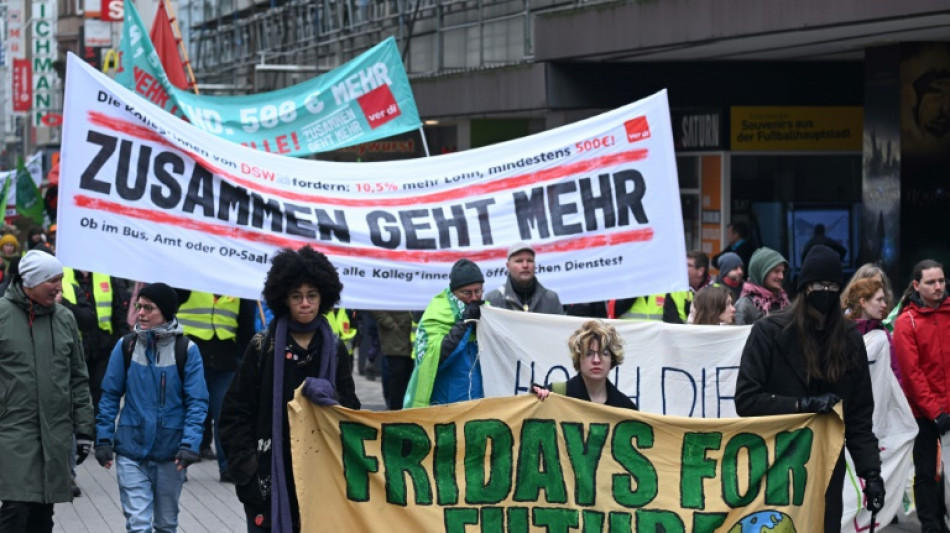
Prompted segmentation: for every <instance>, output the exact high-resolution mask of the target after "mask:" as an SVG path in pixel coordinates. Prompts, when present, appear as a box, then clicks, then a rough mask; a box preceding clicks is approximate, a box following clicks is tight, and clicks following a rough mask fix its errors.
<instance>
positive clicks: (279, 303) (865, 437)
mask: <svg viewBox="0 0 950 533" xmlns="http://www.w3.org/2000/svg"><path fill="white" fill-rule="evenodd" d="M821 230H823V228H816V232H815V236H814V237H813V238H812V240H811V241H809V243H808V244H807V245H806V246H805V248H804V249H803V252H802V255H803V257H802V263H801V265H802V266H801V270H800V271H799V273H798V275H797V277H796V279H795V280H794V284H790V283H788V281H789V280H786V275H788V274H789V263H788V261H787V260H786V259H785V257H783V256H782V255H781V254H780V253H779V252H777V251H775V250H772V249H769V248H766V247H756V246H754V245H752V243H751V242H750V240H749V239H748V238H747V235H746V234H747V231H746V227H745V226H744V225H743V224H741V223H734V224H731V225H730V226H729V229H728V237H729V245H728V247H727V248H726V249H725V250H723V251H722V253H720V254H718V255H716V256H715V257H713V258H712V259H710V258H709V257H708V256H707V255H706V254H705V253H702V252H699V251H694V252H689V253H688V254H687V255H686V258H685V260H686V267H687V272H688V277H689V288H688V289H687V290H685V291H680V292H673V293H666V294H654V295H644V296H639V297H635V298H625V299H616V300H609V301H606V302H590V303H584V304H570V305H562V304H561V302H560V299H559V297H558V294H557V292H555V291H554V290H552V289H551V288H548V287H545V286H544V285H542V283H541V281H540V280H539V279H538V277H537V275H536V268H535V260H536V255H537V253H536V251H535V249H534V247H533V246H532V245H531V244H530V243H526V242H521V243H516V244H514V245H512V246H511V247H510V248H509V250H508V253H507V262H506V267H507V276H506V277H505V279H504V282H503V283H501V285H500V286H498V287H490V288H489V289H490V290H488V291H487V292H486V287H485V276H484V275H483V272H482V269H481V268H480V267H479V265H478V264H476V263H475V262H473V261H470V260H468V259H460V260H459V261H457V262H456V263H455V264H454V265H453V266H452V267H451V270H450V272H449V284H448V286H447V287H446V288H445V289H444V290H442V291H441V292H440V293H439V294H436V295H435V296H434V297H433V298H432V299H431V301H430V303H429V304H428V306H427V307H426V309H425V310H424V311H422V312H421V313H411V312H407V311H388V310H372V311H357V312H353V311H347V310H345V309H342V308H340V307H339V305H338V304H339V301H340V296H341V293H342V291H343V285H342V283H341V282H340V279H339V277H338V274H337V270H336V269H335V268H334V266H333V264H332V263H331V261H330V259H329V258H328V257H327V256H325V255H324V254H322V253H320V252H318V251H315V250H313V249H312V248H310V247H303V248H300V249H299V250H290V249H284V250H282V251H280V252H279V253H277V254H275V255H274V257H273V259H272V263H271V266H270V270H269V272H268V274H267V277H266V280H265V283H264V286H263V287H262V290H261V299H260V300H259V301H253V300H242V299H239V298H234V297H230V296H227V295H220V294H211V293H203V292H199V291H187V290H181V289H175V288H172V287H170V286H168V285H166V284H164V283H162V282H160V281H153V282H151V283H143V282H134V281H128V280H122V279H117V278H113V277H111V276H108V275H105V274H99V273H94V272H84V271H80V270H75V269H71V268H64V267H63V266H62V264H60V262H59V261H58V260H57V259H56V257H55V226H54V227H52V228H50V230H47V231H44V230H42V229H40V228H37V229H36V230H31V231H30V232H29V233H28V234H27V236H26V238H24V239H19V238H18V237H17V236H16V235H15V234H14V233H13V232H12V231H10V230H9V229H8V228H4V231H3V232H2V233H3V234H2V236H0V258H2V261H3V264H2V268H0V289H2V291H3V292H2V295H3V296H2V298H0V360H2V361H3V365H0V391H2V392H3V398H4V403H3V405H2V406H0V457H3V458H4V460H3V461H0V501H2V506H0V533H4V532H8V531H11V532H12V531H17V532H19V531H31V532H32V531H52V527H53V506H54V504H55V503H59V502H65V501H69V500H71V499H72V498H73V497H77V496H80V495H81V494H82V490H81V489H80V488H79V484H78V483H77V480H76V479H75V465H76V464H78V463H81V462H82V461H83V460H85V459H86V458H87V457H88V456H89V455H90V454H92V455H93V456H94V457H95V459H96V460H97V461H98V462H99V464H100V465H102V466H103V467H105V468H112V467H113V466H115V468H116V479H117V482H118V490H119V495H120V501H121V505H122V510H123V513H124V515H125V518H126V527H127V530H128V531H152V530H154V531H176V530H177V527H178V512H179V498H180V495H181V491H182V484H183V483H184V482H185V481H186V479H187V468H188V466H189V465H191V464H194V463H195V462H197V461H200V460H202V459H209V460H211V459H213V460H215V461H217V464H218V468H219V473H220V476H221V481H222V482H229V483H233V484H234V486H235V492H236V496H237V497H238V498H239V499H240V501H241V502H242V504H243V505H244V509H245V511H246V517H247V530H248V531H249V532H261V531H296V530H299V525H300V518H299V507H298V503H297V501H296V492H295V489H294V478H293V469H292V457H291V453H290V436H289V426H288V420H287V410H286V405H287V402H289V401H290V400H291V399H292V397H293V394H294V391H295V390H296V389H297V388H298V387H300V386H301V385H304V391H305V393H306V394H307V396H308V397H309V398H310V399H312V400H313V401H315V402H317V403H320V404H322V405H336V404H339V405H342V406H344V407H348V408H351V409H359V408H360V401H359V399H358V397H357V394H356V387H355V384H354V378H353V374H354V370H355V371H357V372H359V373H361V374H365V375H366V376H367V377H369V378H371V379H372V378H375V375H376V374H378V373H381V374H382V376H383V379H382V385H383V389H384V397H385V398H386V403H387V406H388V407H389V409H393V410H396V409H401V408H404V407H405V408H412V407H427V406H433V405H444V404H449V403H454V402H459V401H465V400H474V399H479V398H481V397H482V396H483V387H482V377H481V375H482V374H481V368H480V361H479V358H478V324H479V319H480V313H481V309H482V308H483V306H485V305H490V306H492V307H496V308H501V309H508V310H514V311H520V312H528V313H547V314H568V315H575V316H582V317H588V318H589V320H586V321H584V323H583V324H582V325H581V327H580V328H579V329H577V331H575V332H574V333H573V334H572V335H571V336H570V337H569V338H568V339H565V342H566V349H565V353H566V357H569V358H570V361H571V364H572V366H573V368H574V369H575V371H576V374H575V375H574V377H572V378H571V379H569V380H568V381H566V382H563V383H550V384H547V385H545V386H541V385H533V386H532V391H533V393H534V394H536V395H537V396H538V398H539V399H541V400H544V399H545V398H547V397H548V396H549V395H550V394H563V395H566V396H569V397H573V398H578V399H582V400H585V401H590V402H594V403H600V404H604V405H609V406H615V407H622V408H627V409H634V410H635V409H637V405H636V404H635V403H634V402H632V401H631V400H630V397H629V396H628V395H627V394H626V393H625V391H621V390H618V389H617V387H616V386H615V385H614V384H613V383H611V382H610V381H609V380H608V379H607V376H608V373H609V372H610V370H611V369H612V368H614V367H616V366H618V365H620V364H622V363H623V360H624V346H625V343H624V341H623V339H622V338H621V337H620V335H619V334H618V332H617V330H616V328H614V327H613V326H612V325H611V324H610V322H608V321H606V320H604V319H625V320H647V321H650V320H652V321H664V322H670V323H679V324H693V325H697V326H728V325H732V324H739V325H751V326H752V327H751V331H750V333H749V336H748V339H747V342H746V344H745V347H744V349H743V352H742V354H741V363H740V370H739V374H738V378H737V381H736V394H735V404H736V411H737V413H738V414H739V415H740V416H763V415H776V414H790V413H828V412H830V411H831V410H832V409H833V408H834V407H835V405H836V404H838V403H839V402H841V403H842V405H843V412H844V421H845V434H846V439H845V442H846V446H847V449H848V451H849V452H850V454H851V456H852V458H853V460H854V464H855V468H856V473H857V474H858V475H859V476H860V477H861V478H862V479H863V480H864V493H865V496H866V506H867V508H869V509H870V510H872V511H876V510H879V509H880V508H881V507H882V506H883V502H884V498H885V490H884V480H883V479H882V477H881V459H880V453H879V446H878V440H877V436H875V434H874V432H873V428H872V414H873V411H874V399H873V395H872V386H871V379H870V373H869V367H868V357H867V353H866V350H865V344H864V342H863V340H862V334H866V333H868V332H869V331H872V330H878V329H880V330H884V331H885V332H887V338H888V340H889V342H890V344H891V353H892V358H891V364H892V370H893V372H894V374H895V376H896V377H897V380H898V381H899V383H900V384H901V386H902V387H903V390H904V392H905V394H906V396H907V399H908V402H909V404H910V406H911V408H912V410H913V414H914V416H915V417H916V420H917V424H918V427H919V433H918V436H917V438H916V441H915V444H914V452H913V458H914V466H915V469H916V474H915V477H914V494H915V498H916V506H917V515H918V518H919V519H920V521H921V523H922V526H923V531H924V532H938V531H939V532H946V531H947V529H946V526H945V525H944V522H943V517H944V516H945V514H946V510H945V508H944V498H943V494H942V483H939V482H938V479H939V473H938V472H937V464H938V454H939V446H938V444H939V439H940V436H941V435H943V434H944V433H946V432H947V431H948V430H950V394H948V392H950V377H947V376H948V374H947V373H946V372H945V369H946V368H950V343H948V342H946V340H947V339H945V337H946V336H947V335H948V332H950V328H948V326H950V301H948V300H947V293H946V283H945V278H944V269H943V266H942V265H941V264H940V263H938V262H936V261H932V260H925V261H922V262H920V263H918V264H917V265H916V266H915V268H914V271H913V274H912V279H911V280H910V282H909V284H908V286H907V289H906V290H905V291H904V293H903V294H902V295H901V296H900V298H899V299H897V300H895V298H894V294H893V291H892V290H891V287H890V284H889V282H888V278H887V277H886V276H885V275H884V273H883V271H882V270H881V269H880V268H879V267H877V266H875V265H873V264H868V265H864V266H862V267H860V268H859V269H858V270H857V271H856V272H855V274H854V275H853V277H851V279H850V280H845V279H844V274H843V270H842V260H843V258H844V253H845V250H844V249H843V248H842V247H841V246H840V244H839V243H836V242H835V241H834V240H832V239H830V238H828V237H826V236H825V235H824V232H823V231H821ZM712 268H715V269H716V270H717V271H718V275H716V276H715V277H713V276H712V275H711V269H712ZM789 286H792V287H793V288H794V294H795V295H794V298H790V297H789V295H788V293H787V292H786V287H789ZM945 347H946V348H945ZM354 353H357V354H358V355H359V357H358V358H356V361H354ZM354 367H355V368H354ZM844 474H845V463H844V452H843V450H842V452H841V455H840V456H839V459H838V461H837V464H836V466H835V469H834V472H833V475H832V478H831V482H830V484H829V487H828V489H827V492H826V507H825V509H826V510H825V531H828V532H831V531H838V530H839V529H840V521H841V515H842V499H841V495H842V489H843V483H844ZM892 497H900V495H897V496H892Z"/></svg>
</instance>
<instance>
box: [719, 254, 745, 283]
mask: <svg viewBox="0 0 950 533" xmlns="http://www.w3.org/2000/svg"><path fill="white" fill-rule="evenodd" d="M736 267H742V268H745V264H744V263H743V262H742V258H741V257H739V254H737V253H735V252H726V253H724V254H722V255H720V256H719V276H720V277H726V274H728V273H730V272H732V271H733V270H735V269H736Z"/></svg>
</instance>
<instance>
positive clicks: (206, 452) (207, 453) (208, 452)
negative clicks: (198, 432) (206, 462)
mask: <svg viewBox="0 0 950 533" xmlns="http://www.w3.org/2000/svg"><path fill="white" fill-rule="evenodd" d="M200 455H201V458H202V459H217V458H218V456H217V455H215V453H214V450H212V449H211V448H205V449H203V450H201V454H200Z"/></svg>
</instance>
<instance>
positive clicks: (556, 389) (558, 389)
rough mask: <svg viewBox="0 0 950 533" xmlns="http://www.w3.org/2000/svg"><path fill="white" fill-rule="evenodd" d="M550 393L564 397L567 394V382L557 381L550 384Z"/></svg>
mask: <svg viewBox="0 0 950 533" xmlns="http://www.w3.org/2000/svg"><path fill="white" fill-rule="evenodd" d="M551 392H553V393H555V394H560V395H561V396H564V395H565V394H567V382H566V381H557V382H555V383H552V384H551Z"/></svg>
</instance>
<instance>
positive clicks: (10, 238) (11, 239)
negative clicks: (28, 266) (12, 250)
mask: <svg viewBox="0 0 950 533" xmlns="http://www.w3.org/2000/svg"><path fill="white" fill-rule="evenodd" d="M5 244H12V245H13V246H14V247H16V249H17V250H19V249H20V241H19V240H17V238H16V235H13V234H10V233H7V234H6V235H4V236H3V237H0V248H3V245H5Z"/></svg>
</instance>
